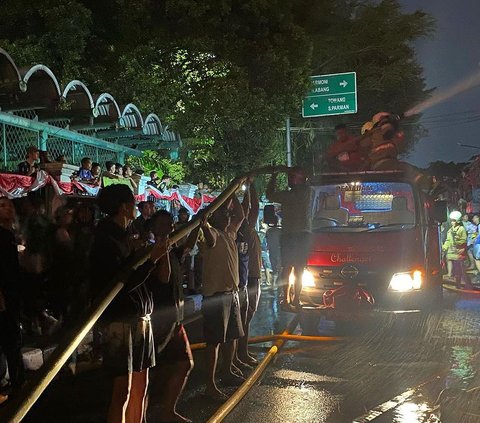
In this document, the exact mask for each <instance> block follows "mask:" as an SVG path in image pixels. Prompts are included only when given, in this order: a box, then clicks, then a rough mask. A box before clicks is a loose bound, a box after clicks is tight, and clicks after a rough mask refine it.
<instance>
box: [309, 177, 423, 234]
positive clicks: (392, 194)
mask: <svg viewBox="0 0 480 423" xmlns="http://www.w3.org/2000/svg"><path fill="white" fill-rule="evenodd" d="M313 190H314V196H313V198H314V200H313V205H312V219H313V221H312V223H313V225H312V227H313V230H314V231H317V232H321V231H342V232H350V231H352V232H357V231H376V230H381V231H385V230H399V229H404V228H411V227H413V226H414V225H415V202H414V196H413V191H412V187H411V185H409V184H407V183H402V182H349V183H340V184H331V185H319V186H314V187H313Z"/></svg>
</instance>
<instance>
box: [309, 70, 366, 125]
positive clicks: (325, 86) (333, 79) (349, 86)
mask: <svg viewBox="0 0 480 423" xmlns="http://www.w3.org/2000/svg"><path fill="white" fill-rule="evenodd" d="M310 78H311V80H312V84H313V88H312V90H311V91H310V92H309V93H308V95H307V97H306V98H305V100H303V107H302V116H303V117H318V116H332V115H344V114H349V113H357V74H356V73H355V72H347V73H335V74H331V75H317V76H311V77H310Z"/></svg>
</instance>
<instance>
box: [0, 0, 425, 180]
mask: <svg viewBox="0 0 480 423" xmlns="http://www.w3.org/2000/svg"><path fill="white" fill-rule="evenodd" d="M2 12H3V13H2V15H1V17H0V40H4V41H0V43H2V45H5V46H6V48H7V49H8V50H9V51H10V52H11V53H12V54H13V56H14V59H15V60H19V62H20V64H25V63H29V62H31V61H33V60H35V61H39V60H41V61H43V62H44V63H45V64H47V65H49V66H51V67H52V68H53V69H54V71H55V72H59V73H60V76H61V80H62V81H66V80H68V79H72V78H74V77H75V78H80V79H83V80H85V81H86V82H87V83H88V85H89V88H91V90H92V91H94V92H100V91H101V92H103V91H109V92H111V93H112V94H113V95H114V96H115V97H116V98H117V99H118V100H119V101H120V102H130V101H132V100H133V101H134V102H135V103H136V104H137V105H139V106H140V108H141V109H142V110H148V111H155V112H156V113H157V114H158V115H160V116H161V117H162V123H163V124H168V125H169V126H170V128H171V129H174V130H176V131H178V132H180V133H181V135H182V138H183V139H187V140H188V141H187V142H186V146H187V147H191V148H192V150H189V151H187V150H186V149H184V153H185V154H184V157H183V159H184V160H185V163H186V164H187V176H189V177H197V176H198V177H200V176H201V175H199V172H200V171H201V172H204V175H205V176H206V177H208V179H210V180H212V181H217V183H218V184H221V183H223V181H225V180H226V179H228V178H229V177H231V176H233V175H235V174H238V173H239V172H242V171H245V170H247V169H250V168H252V167H256V166H260V165H264V164H268V163H272V162H275V161H277V162H278V161H279V160H280V159H282V155H283V153H284V146H283V145H282V143H281V142H280V140H281V134H280V133H279V129H281V128H282V127H283V125H284V122H285V118H286V117H287V116H291V117H292V118H293V124H294V125H295V126H297V127H302V126H305V121H304V120H302V119H300V118H299V112H300V104H301V100H302V98H303V96H304V95H305V93H306V92H307V91H308V88H309V78H308V77H309V75H312V74H320V73H335V72H342V71H346V70H356V71H357V77H358V87H359V92H360V96H359V109H360V112H359V114H358V115H355V116H350V117H349V118H350V122H351V123H354V124H356V125H357V126H358V127H359V126H360V124H361V122H363V121H365V120H367V119H369V118H370V117H371V115H372V114H373V113H374V112H376V111H378V110H379V109H383V110H392V111H395V112H398V113H402V112H404V111H405V110H406V109H407V108H409V107H411V106H412V105H414V104H415V103H416V102H418V101H420V100H423V99H424V98H425V96H426V95H428V91H427V90H426V89H425V84H424V81H423V79H422V76H421V71H422V70H421V68H420V67H419V66H418V64H417V63H416V61H415V57H414V51H413V48H412V46H411V44H412V42H413V41H414V40H415V39H417V38H418V37H421V36H424V35H426V34H428V33H429V32H430V31H431V28H432V21H431V19H430V18H429V17H428V16H427V15H425V14H424V13H422V12H415V13H413V14H404V13H402V11H401V8H400V6H399V3H398V1H396V0H382V1H379V2H373V1H369V0H335V1H331V0H269V1H265V0H129V1H127V0H102V1H96V0H95V1H94V0H47V1H46V2H42V3H40V4H34V5H33V4H30V3H28V2H26V1H25V0H20V1H14V0H7V2H6V4H5V6H3V7H2ZM67 12H68V13H67ZM69 13H70V14H69ZM70 16H73V18H71V17H70ZM21 24H22V25H21ZM64 33H65V34H64ZM19 57H20V59H18V58H19ZM62 58H64V59H65V60H62ZM74 73H76V74H75V75H74ZM340 120H344V118H336V119H316V120H313V121H312V120H311V121H309V122H308V125H310V126H311V128H310V129H309V132H308V134H302V135H301V142H300V139H299V138H298V137H297V139H294V141H295V142H296V147H297V148H296V151H297V158H298V159H299V160H302V161H303V162H304V163H306V162H307V161H309V159H310V158H311V156H312V149H313V148H314V147H315V141H316V139H317V138H318V134H319V133H321V132H319V130H320V131H324V134H329V131H331V128H332V127H333V126H334V123H338V121H340ZM411 128H412V132H414V131H416V130H418V127H417V125H416V122H415V121H412V122H411ZM312 134H314V136H313V135H312ZM412 139H413V137H412ZM312 140H313V141H312ZM299 144H300V145H299ZM201 154H203V159H204V160H203V161H202V160H201V159H202V157H201V156H200V155H201ZM196 175H197V176H196Z"/></svg>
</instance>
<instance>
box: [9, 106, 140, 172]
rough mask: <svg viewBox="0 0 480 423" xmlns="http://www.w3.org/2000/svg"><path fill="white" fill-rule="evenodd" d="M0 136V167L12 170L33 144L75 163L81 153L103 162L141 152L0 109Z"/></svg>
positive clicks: (51, 156) (52, 157)
mask: <svg viewBox="0 0 480 423" xmlns="http://www.w3.org/2000/svg"><path fill="white" fill-rule="evenodd" d="M0 140H1V142H0V161H1V162H0V170H3V171H15V170H16V168H17V165H18V163H20V162H22V161H24V160H25V157H26V153H27V149H28V147H29V146H32V145H33V146H35V147H37V148H39V149H40V150H44V151H47V152H48V156H49V158H50V160H55V159H56V158H57V157H58V156H62V155H63V156H65V158H66V160H67V163H70V164H75V165H77V164H79V163H80V160H81V159H82V158H83V157H90V158H91V159H92V160H93V161H95V162H98V163H101V164H103V163H105V162H106V161H109V160H110V161H115V162H120V163H123V162H124V161H125V156H126V155H134V156H140V155H141V151H139V150H134V149H132V148H128V147H125V146H122V145H119V144H115V143H112V142H108V141H104V140H100V139H97V138H94V137H91V136H88V135H85V134H81V133H78V132H73V131H69V130H67V129H64V128H62V127H61V126H60V127H58V126H53V125H50V124H47V123H42V122H38V121H36V120H34V119H28V118H26V117H23V116H18V115H14V114H10V113H3V112H0Z"/></svg>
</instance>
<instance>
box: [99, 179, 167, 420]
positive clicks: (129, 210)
mask: <svg viewBox="0 0 480 423" xmlns="http://www.w3.org/2000/svg"><path fill="white" fill-rule="evenodd" d="M98 205H99V207H100V210H101V211H102V212H103V213H105V214H107V215H108V217H107V218H106V219H104V220H103V221H101V222H100V223H99V224H98V227H97V231H96V234H95V240H94V243H93V247H92V251H91V256H90V266H91V267H90V268H91V274H92V278H91V279H92V280H91V290H92V294H93V295H94V298H98V296H99V295H100V294H101V293H104V292H105V289H106V288H107V287H108V286H109V285H108V284H110V283H112V279H113V278H114V277H115V276H116V275H117V273H118V272H119V271H120V270H121V269H122V268H124V267H125V266H126V265H127V264H128V263H129V261H130V260H131V259H132V256H133V248H132V245H131V242H130V236H129V233H128V230H127V227H128V225H129V223H130V222H131V221H132V220H133V219H134V218H135V198H134V197H133V193H132V191H131V190H130V188H129V187H128V186H126V185H111V186H108V187H106V188H105V189H103V190H102V191H101V193H100V196H99V198H98ZM167 249H168V245H167V242H166V240H165V242H164V243H161V242H159V243H157V244H156V245H155V246H154V247H153V249H152V251H151V252H150V258H149V259H148V260H147V261H146V262H145V263H143V264H142V265H141V266H139V267H138V268H137V269H136V270H134V271H133V272H131V273H130V275H129V277H128V278H127V280H125V285H124V287H123V288H122V290H121V291H120V292H119V293H118V294H117V296H116V297H115V298H114V299H113V301H112V302H111V303H110V305H109V306H108V307H107V309H106V310H105V311H104V313H103V315H102V317H101V320H100V323H101V324H102V325H103V327H104V328H103V329H104V330H103V332H104V334H105V339H106V343H105V351H104V354H103V367H104V369H105V370H106V371H107V373H108V376H109V377H111V378H112V379H113V391H112V398H111V402H110V407H109V410H108V417H107V421H108V423H114V422H115V423H116V422H118V423H123V422H125V421H127V422H132V423H141V422H143V419H144V403H145V395H146V391H147V386H148V369H149V368H150V367H152V366H153V365H155V357H154V345H153V334H152V331H151V323H150V314H151V313H152V311H153V298H152V293H151V290H150V289H149V288H148V286H147V285H146V284H145V281H146V279H147V278H148V276H149V275H150V273H151V272H152V271H153V270H154V269H155V267H156V263H157V261H159V259H160V258H161V257H162V256H165V255H166V253H167Z"/></svg>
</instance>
